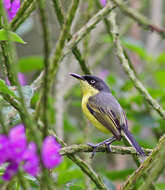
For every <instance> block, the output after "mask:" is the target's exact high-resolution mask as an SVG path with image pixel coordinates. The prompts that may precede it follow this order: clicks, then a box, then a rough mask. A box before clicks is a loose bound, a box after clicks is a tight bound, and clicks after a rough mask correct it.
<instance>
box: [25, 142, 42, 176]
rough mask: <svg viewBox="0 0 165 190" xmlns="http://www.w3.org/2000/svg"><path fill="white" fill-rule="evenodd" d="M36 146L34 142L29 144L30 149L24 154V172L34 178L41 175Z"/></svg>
mask: <svg viewBox="0 0 165 190" xmlns="http://www.w3.org/2000/svg"><path fill="white" fill-rule="evenodd" d="M36 149H37V148H36V144H35V143H34V142H31V143H29V146H28V149H27V150H26V153H25V154H24V161H25V163H24V165H23V168H24V170H25V171H26V172H27V173H29V174H30V175H32V176H36V175H37V174H38V173H39V165H40V162H39V158H38V155H37V152H36V151H37V150H36Z"/></svg>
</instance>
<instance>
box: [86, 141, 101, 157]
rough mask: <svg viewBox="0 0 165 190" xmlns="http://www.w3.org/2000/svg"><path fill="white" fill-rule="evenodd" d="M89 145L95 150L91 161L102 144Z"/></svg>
mask: <svg viewBox="0 0 165 190" xmlns="http://www.w3.org/2000/svg"><path fill="white" fill-rule="evenodd" d="M87 145H88V146H90V147H92V148H93V152H92V154H91V157H90V158H91V159H93V158H94V155H95V153H96V151H97V148H98V147H99V146H100V143H98V144H93V143H88V144H87Z"/></svg>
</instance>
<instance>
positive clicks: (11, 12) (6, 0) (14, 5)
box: [3, 0, 20, 21]
mask: <svg viewBox="0 0 165 190" xmlns="http://www.w3.org/2000/svg"><path fill="white" fill-rule="evenodd" d="M3 4H4V7H5V9H6V12H7V13H8V17H9V20H10V21H11V20H12V19H13V18H14V17H15V15H16V14H17V12H18V10H19V8H20V0H13V1H11V0H3Z"/></svg>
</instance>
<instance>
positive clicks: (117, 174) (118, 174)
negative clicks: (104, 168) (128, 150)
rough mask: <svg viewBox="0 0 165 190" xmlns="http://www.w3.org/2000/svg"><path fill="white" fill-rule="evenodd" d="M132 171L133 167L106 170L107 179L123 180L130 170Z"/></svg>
mask: <svg viewBox="0 0 165 190" xmlns="http://www.w3.org/2000/svg"><path fill="white" fill-rule="evenodd" d="M133 171H134V169H125V170H119V171H117V170H113V171H108V172H106V173H105V174H106V176H107V177H108V179H111V180H119V179H120V180H125V179H126V178H127V176H128V175H130V174H131V173H132V172H133Z"/></svg>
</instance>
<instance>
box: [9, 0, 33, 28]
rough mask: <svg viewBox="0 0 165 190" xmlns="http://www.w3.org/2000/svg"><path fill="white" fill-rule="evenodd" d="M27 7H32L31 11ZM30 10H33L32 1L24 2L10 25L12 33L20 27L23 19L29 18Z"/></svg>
mask: <svg viewBox="0 0 165 190" xmlns="http://www.w3.org/2000/svg"><path fill="white" fill-rule="evenodd" d="M29 7H32V9H29ZM32 10H34V0H24V1H23V3H22V4H21V7H20V9H19V11H18V12H17V14H16V16H15V17H14V19H13V20H12V22H11V24H10V26H11V28H12V30H13V31H15V30H16V29H17V28H18V27H19V26H20V24H21V23H22V22H23V21H24V20H25V18H28V17H29V15H30V14H31V12H32Z"/></svg>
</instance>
